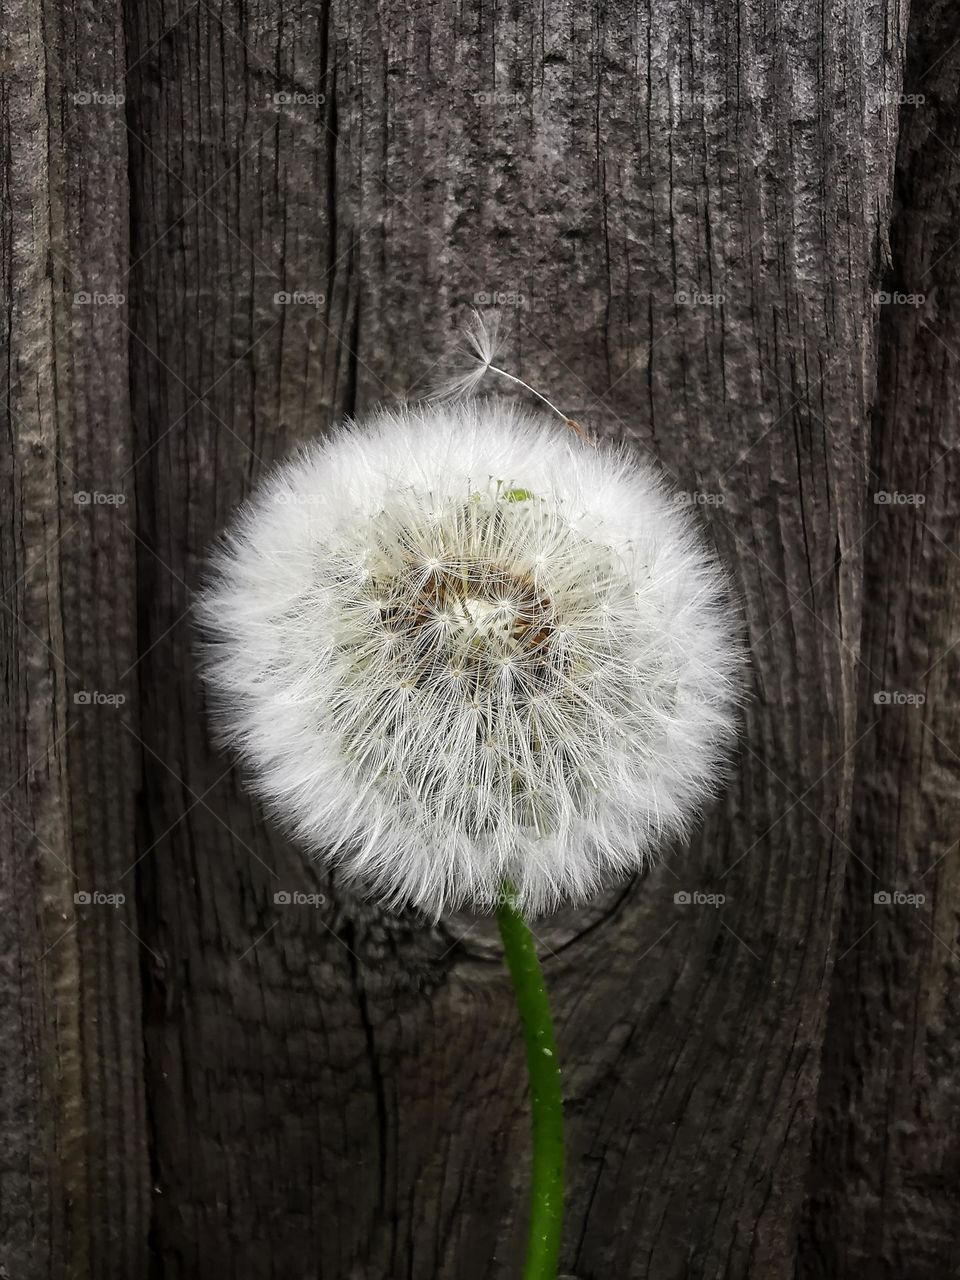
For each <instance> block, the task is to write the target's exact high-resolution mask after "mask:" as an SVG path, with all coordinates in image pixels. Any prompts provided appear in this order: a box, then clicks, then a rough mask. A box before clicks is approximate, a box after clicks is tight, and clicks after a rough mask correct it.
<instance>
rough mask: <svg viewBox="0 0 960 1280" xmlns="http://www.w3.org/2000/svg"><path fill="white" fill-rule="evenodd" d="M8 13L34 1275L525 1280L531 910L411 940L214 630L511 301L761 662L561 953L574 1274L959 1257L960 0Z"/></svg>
mask: <svg viewBox="0 0 960 1280" xmlns="http://www.w3.org/2000/svg"><path fill="white" fill-rule="evenodd" d="M2 27H3V51H2V70H3V90H2V95H0V119H2V134H3V159H4V175H3V178H4V180H3V187H2V235H0V254H2V280H3V290H4V297H3V304H4V305H3V308H2V327H3V330H4V335H5V355H6V358H5V360H4V361H3V365H2V371H3V386H2V388H0V390H2V403H3V406H4V415H5V421H4V430H3V435H2V443H0V479H2V495H3V503H2V534H0V630H2V634H3V640H4V645H3V650H2V652H3V654H4V662H3V702H2V707H3V711H2V717H3V719H2V729H3V731H2V734H0V842H2V844H0V847H2V864H0V865H2V880H0V1091H2V1092H0V1097H2V1114H0V1276H5V1277H9V1278H10V1280H40V1278H43V1280H48V1278H52V1277H81V1278H84V1277H91V1278H92V1280H137V1278H138V1277H152V1278H156V1277H162V1278H163V1280H181V1278H186V1277H196V1276H199V1277H203V1276H206V1275H213V1274H216V1275H218V1276H224V1277H242V1278H243V1280H261V1278H267V1277H270V1278H272V1280H301V1278H302V1280H306V1278H308V1277H309V1278H314V1277H322V1280H437V1278H446V1277H450V1278H451V1280H496V1278H500V1277H503V1278H508V1277H514V1276H517V1275H518V1274H519V1266H520V1260H521V1257H522V1251H523V1240H524V1232H525V1206H526V1177H527V1163H526V1162H527V1158H528V1157H527V1152H528V1136H527V1111H526V1100H525V1076H524V1066H523V1060H522V1051H521V1048H520V1043H519V1039H518V1036H517V1029H516V1025H515V1012H514V1009H513V1006H512V1003H511V994H510V990H509V987H508V983H507V980H506V978H505V975H504V973H503V971H502V968H501V965H500V963H499V959H498V949H497V945H496V940H495V938H494V935H493V932H492V930H491V927H490V924H489V922H487V921H482V920H473V919H468V918H466V917H463V916H456V917H451V918H447V919H444V920H442V921H441V922H440V924H439V926H438V927H436V928H426V927H424V925H423V923H422V922H421V921H420V920H419V919H417V918H415V917H414V916H412V915H404V916H399V917H398V916H390V915H384V914H383V913H381V912H380V911H378V910H377V909H376V908H375V907H373V906H371V905H370V904H367V903H364V902H363V901H360V900H358V899H357V898H356V897H355V896H353V895H351V894H350V893H349V892H347V891H345V890H344V888H343V887H342V886H341V885H339V884H338V883H336V882H331V881H330V880H329V879H328V878H325V877H322V876H320V875H319V874H318V872H317V871H316V869H315V868H314V867H313V866H312V865H311V864H310V863H308V862H307V861H306V860H305V859H304V857H303V855H302V853H301V852H299V851H298V850H297V849H295V848H293V847H291V846H289V845H288V844H287V843H286V842H285V841H284V840H283V839H282V838H281V837H279V836H278V835H277V833H276V832H275V831H273V830H271V829H270V827H269V826H267V825H266V824H265V823H264V822H263V820H262V819H261V816H260V815H259V813H258V811H257V808H256V806H255V805H254V804H252V803H251V802H250V801H249V800H248V799H247V797H246V796H245V795H244V793H243V791H242V790H241V788H240V786H239V783H238V780H237V777H236V775H235V773H234V772H233V770H232V769H231V767H230V762H229V761H228V760H227V759H225V758H224V757H222V756H221V755H219V754H218V753H217V752H216V751H215V750H214V749H213V747H212V745H211V743H210V740H209V736H208V732H207V729H206V724H205V718H204V711H203V700H202V696H201V692H200V690H199V688H198V684H197V680H196V675H195V665H194V661H193V655H192V645H193V637H192V632H191V625H190V616H189V615H190V606H191V598H192V594H193V592H194V590H195V588H196V586H197V583H198V581H199V578H200V575H201V572H202V566H203V562H204V557H205V554H206V551H207V549H208V548H209V546H210V545H211V543H212V541H213V540H214V539H215V537H216V535H217V533H218V532H219V530H221V529H222V528H223V526H224V524H225V523H226V522H227V521H228V520H229V518H230V515H231V512H232V511H233V510H234V508H235V507H236V505H237V503H238V502H239V501H240V500H241V499H242V498H243V496H244V495H245V494H246V493H248V492H249V491H250V489H251V488H252V486H254V485H255V484H256V483H257V481H258V480H259V479H260V477H261V476H262V475H263V474H264V472H265V470H266V469H268V468H269V467H270V466H271V465H272V464H273V463H274V462H275V461H276V460H277V459H279V458H281V457H282V456H283V455H284V454H285V453H286V452H287V450H288V449H289V448H290V447H291V446H293V445H294V444H296V443H297V442H298V441H301V440H304V439H307V438H310V437H311V436H313V435H315V434H316V433H318V432H323V431H325V430H326V429H327V428H328V427H329V426H330V424H331V423H333V422H334V421H336V420H337V419H338V418H339V417H341V416H342V415H343V414H345V413H347V412H353V411H363V410H364V409H366V408H368V407H370V406H372V405H374V404H376V403H377V402H380V401H386V402H388V403H392V402H395V401H396V400H397V399H399V398H402V397H412V396H416V395H418V394H419V393H420V392H422V390H423V388H424V387H425V386H426V385H427V384H428V383H429V381H430V379H431V378H432V377H434V376H435V375H436V374H437V372H438V371H439V370H440V368H442V367H445V365H444V361H445V358H446V357H447V356H448V354H449V352H450V349H451V346H452V343H453V338H454V333H455V331H456V329H457V327H458V326H459V325H460V324H462V322H463V320H464V317H465V315H466V313H467V311H468V309H469V307H470V306H471V305H473V304H475V303H476V304H479V305H481V306H483V305H488V304H489V303H490V302H491V301H496V302H497V303H498V304H499V305H501V306H502V309H503V310H504V312H505V313H506V318H507V321H508V325H509V327H510V329H511V333H512V336H511V339H510V343H509V358H510V360H511V362H512V365H513V367H515V368H516V369H518V370H519V371H521V372H522V374H523V375H524V376H526V377H527V378H528V379H530V380H532V381H534V382H536V383H537V384H538V385H541V386H544V387H547V388H549V389H550V391H551V394H552V395H553V397H554V398H555V399H556V400H558V401H559V402H560V403H561V404H562V405H563V406H564V407H565V409H566V410H567V411H568V412H570V413H571V414H573V415H574V416H576V417H577V418H578V419H580V420H581V421H584V422H585V423H587V424H589V425H590V426H591V428H592V429H593V430H594V431H596V432H597V433H599V434H602V435H605V436H609V437H617V438H624V439H628V440H629V441H630V442H631V443H632V444H633V446H634V447H635V448H636V449H637V450H639V451H642V452H645V453H648V454H652V455H653V456H655V457H656V458H658V459H659V460H660V462H661V463H662V465H663V467H664V468H665V470H666V471H667V473H668V474H669V475H670V476H671V477H672V478H673V479H674V481H675V483H676V484H677V486H678V487H679V488H680V489H682V490H684V491H686V492H687V493H688V494H692V495H697V496H696V497H694V498H693V499H692V500H693V501H696V502H697V504H698V506H699V508H700V509H701V511H702V516H703V521H704V525H705V527H706V529H707V532H708V535H709V537H710V538H711V539H712V540H713V541H714V542H715V544H716V546H717V548H718V551H719V553H720V555H721V556H722V558H723V560H724V561H725V562H726V563H727V564H728V565H729V566H730V569H731V571H732V573H733V575H734V577H735V579H736V582H737V585H738V588H739V591H740V593H741V596H742V600H743V610H744V619H745V629H746V635H747V638H748V641H749V644H750V648H751V653H752V672H751V698H750V702H749V705H748V708H747V711H746V716H745V727H744V736H743V741H742V746H741V749H740V753H739V756H738V759H737V762H736V768H735V772H734V775H733V778H732V781H731V785H730V788H729V791H728V792H727V794H726V796H725V798H724V800H723V801H722V802H721V803H720V804H718V805H717V806H715V808H714V809H713V811H712V812H711V813H710V814H709V815H708V817H707V820H706V822H705V824H704V827H703V829H702V832H701V833H700V835H699V836H698V837H697V838H696V840H695V841H694V842H693V844H692V845H691V847H689V848H688V849H684V850H679V851H677V852H676V854H675V855H674V856H673V857H671V859H670V860H669V861H668V863H667V864H666V865H664V866H662V867H660V868H659V869H658V870H657V871H656V872H654V873H653V874H651V875H649V876H648V877H646V878H645V879H643V880H642V881H637V882H634V883H631V884H628V885H623V886H620V887H618V888H617V889H615V890H613V891H611V892H610V893H609V894H608V895H607V896H606V897H604V898H603V899H601V900H600V901H598V902H597V903H595V904H594V905H593V906H592V907H591V908H590V909H589V910H585V911H582V912H577V913H568V914H566V915H564V916H561V917H558V918H556V919H553V920H550V921H543V922H540V923H538V924H537V926H536V928H537V932H538V934H539V936H540V939H541V942H542V950H543V955H544V957H545V963H546V971H547V976H548V981H549V984H550V987H551V989H552V992H553V994H554V998H555V1006H556V1014H557V1020H558V1032H559V1039H560V1044H561V1052H562V1057H563V1064H564V1068H565V1089H566V1096H567V1100H568V1117H569V1120H568V1130H569V1147H570V1153H569V1154H570V1189H569V1207H568V1214H567V1219H566V1226H565V1236H564V1249H563V1266H564V1270H565V1273H566V1274H567V1275H569V1276H572V1277H576V1278H577V1280H639V1278H641V1277H643V1278H650V1280H674V1278H679V1277H698V1278H701V1277H702V1278H704V1280H706V1278H711V1280H712V1278H714V1277H748V1276H749V1277H756V1278H758V1280H780V1278H786V1277H791V1278H795V1277H804V1278H809V1280H821V1278H823V1280H827V1278H832V1277H843V1278H848V1277H849V1278H850V1280H859V1278H860V1277H864V1278H865V1280H944V1278H945V1277H948V1276H951V1275H957V1274H960V1228H958V1221H960V1220H958V1216H957V1213H956V1196H957V1191H958V1182H960V1141H958V1126H957V1115H958V1104H960V1052H958V1042H957V1036H956V1027H957V1026H958V1023H960V981H958V979H960V914H958V913H960V871H958V862H957V856H956V849H957V839H956V837H957V822H958V816H960V800H958V794H960V793H958V772H960V771H958V764H960V755H958V753H960V732H958V728H957V723H958V715H957V713H958V710H960V708H958V701H960V694H958V688H960V686H958V673H960V672H958V668H960V606H958V600H960V592H958V564H960V558H958V553H960V487H958V479H960V476H958V471H960V467H958V458H957V451H956V446H957V443H958V440H957V436H958V426H957V397H958V391H960V297H958V292H957V290H958V287H960V247H958V243H957V239H958V236H960V217H958V214H960V196H958V192H960V186H958V184H960V106H958V77H960V18H958V15H957V11H956V7H955V6H954V5H952V4H951V3H950V2H949V0H916V3H915V4H914V5H913V7H912V13H911V14H910V15H909V22H908V15H907V6H906V4H905V3H897V0H837V2H836V3H833V4H825V3H822V2H820V3H813V0H807V2H806V3H804V2H801V0H780V2H779V3H776V2H775V0H739V2H738V3H735V2H734V0H717V2H716V3H712V4H709V5H702V4H698V3H694V2H693V0H660V3H658V4H656V5H654V4H652V3H647V2H646V0H645V2H644V3H641V4H636V5H634V4H622V3H616V4H606V3H603V2H602V0H592V2H591V3H586V4H573V3H569V2H568V0H558V3H556V4H553V5H549V6H545V7H538V6H529V5H521V4H518V3H510V4H500V5H493V4H483V3H475V2H473V0H462V2H461V3H454V2H453V0H438V2H437V3H434V4H431V5H422V6H410V5H408V4H406V3H404V2H403V0H381V3H379V4H374V3H372V0H358V2H357V3H354V4H348V3H346V2H345V0H319V2H318V3H307V4H303V3H301V4H294V5H291V6H288V5H286V4H281V3H280V0H254V3H252V4H240V3H239V2H238V0H226V2H225V3H223V4H222V5H221V4H218V3H214V2H213V0H195V2H194V3H189V2H188V0H174V2H172V3H168V2H167V0H162V2H161V3H158V4H149V5H148V4H146V3H143V2H142V0H126V3H122V4H121V3H118V2H117V0H75V2H74V3H70V2H69V0H59V2H57V0H8V2H7V3H5V4H4V9H3V22H2ZM878 292H880V293H882V295H884V296H890V297H892V298H897V297H902V298H906V299H907V300H905V301H903V300H901V301H891V302H884V301H880V300H878V297H877V294H878ZM282 293H288V294H294V295H296V296H297V298H298V299H299V300H295V301H291V302H283V301H278V300H277V295H278V294H282ZM85 295H88V296H89V297H90V300H89V301H85V300H84V296H85ZM878 494H879V495H881V500H879V501H878V500H877V495H878ZM884 494H897V495H901V498H900V499H894V500H891V501H886V502H885V501H883V500H882V495H884ZM83 495H90V496H89V500H88V501H84V500H83ZM903 498H906V499H908V500H902V499H903ZM921 499H922V501H921ZM878 694H879V695H881V700H880V701H877V695H878ZM78 695H79V696H78ZM884 698H886V700H884ZM294 889H301V890H305V891H309V892H314V893H322V894H323V895H325V899H326V901H325V904H324V905H323V906H322V907H320V908H316V909H314V908H310V907H293V906H283V905H279V904H277V903H276V902H275V899H274V895H275V894H276V893H278V892H283V891H288V892H289V891H291V890H294ZM682 890H687V891H693V890H699V891H701V892H703V893H714V894H720V893H722V894H723V895H724V896H725V902H724V904H723V905H722V906H721V907H698V906H692V905H691V906H683V905H678V904H677V903H676V902H675V900H674V895H675V894H676V893H677V892H679V891H682ZM895 890H899V891H901V892H902V893H907V894H914V895H923V899H924V901H923V902H922V903H920V904H919V905H902V904H901V905H898V904H896V903H891V904H890V905H887V904H884V903H883V902H880V903H878V902H876V901H875V898H874V895H875V894H876V893H878V892H891V893H892V892H893V891H895ZM97 893H99V894H105V895H123V901H122V902H117V903H115V904H114V905H105V904H103V903H99V902H98V901H96V900H95V899H92V900H91V901H89V902H88V901H85V900H84V898H83V895H84V894H89V895H94V894H97ZM77 895H80V896H79V897H77Z"/></svg>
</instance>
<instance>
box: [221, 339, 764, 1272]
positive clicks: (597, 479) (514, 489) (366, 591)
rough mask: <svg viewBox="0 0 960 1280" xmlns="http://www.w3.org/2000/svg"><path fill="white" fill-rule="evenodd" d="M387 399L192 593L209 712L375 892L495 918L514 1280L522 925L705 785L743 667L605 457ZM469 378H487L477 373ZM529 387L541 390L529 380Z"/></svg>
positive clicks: (286, 477)
mask: <svg viewBox="0 0 960 1280" xmlns="http://www.w3.org/2000/svg"><path fill="white" fill-rule="evenodd" d="M468 341H469V343H470V347H471V353H472V357H473V359H474V362H475V366H476V367H475V368H473V369H471V370H470V371H469V372H468V373H467V374H464V375H463V376H462V377H460V378H459V379H455V380H454V384H450V385H448V387H447V395H446V396H445V397H441V398H440V399H438V400H436V401H434V402H433V403H428V404H425V405H417V406H408V407H403V408H399V409H395V410H381V411H379V412H377V413H375V414H373V415H372V416H371V417H370V418H369V419H368V420H366V421H364V422H359V423H351V424H348V425H346V426H345V427H343V428H341V429H339V430H338V431H337V432H336V433H335V434H333V435H332V436H331V437H329V438H328V439H325V440H322V441H319V442H317V443H314V444H312V445H310V446H308V447H307V448H305V449H303V450H302V451H301V452H300V453H299V454H298V455H297V456H296V457H294V458H293V459H292V460H290V461H288V462H286V463H285V464H283V465H282V466H281V467H280V468H279V469H278V470H277V471H276V472H275V473H274V474H273V475H272V476H271V477H270V478H269V479H268V481H267V482H266V483H265V484H264V485H263V486H262V487H261V489H260V490H259V492H258V493H257V494H256V495H255V496H254V498H253V499H252V500H251V501H250V502H249V503H248V505H247V506H246V508H245V509H244V510H243V511H242V512H241V514H240V516H239V518H238V519H237V521H236V523H235V524H234V526H233V528H232V530H231V531H230V532H229V534H228V535H227V537H226V540H225V542H224V543H223V545H222V547H221V548H220V550H219V551H218V552H217V554H216V556H215V558H214V561H213V565H212V574H211V579H210V583H209V585H208V587H207V589H206V590H205V592H204V593H203V595H202V597H201V600H200V605H199V609H200V617H201V622H202V625H203V628H204V631H205V637H206V643H205V649H204V660H203V662H204V673H205V677H206V681H207V684H208V688H209V691H210V697H211V705H212V713H213V716H214V719H215V721H216V724H217V726H218V728H219V730H220V733H221V735H222V737H223V738H224V740H225V741H227V742H228V743H229V744H231V745H232V746H233V747H234V748H235V750H236V751H237V752H238V753H239V756H240V757H241V759H242V761H243V763H244V765H245V767H246V771H247V774H248V776H249V778H250V781H251V784H252V786H253V787H254V788H255V790H256V791H257V793H258V794H259V795H260V796H261V797H262V799H263V800H264V802H265V803H266V805H267V806H268V807H269V809H270V810H271V811H272V812H273V813H274V814H275V815H276V817H277V818H278V819H279V820H280V821H281V822H282V823H284V824H285V825H286V826H287V827H288V828H289V830H290V831H291V832H292V833H293V835H294V836H295V837H297V838H298V839H299V840H301V841H302V842H303V843H304V844H305V845H306V846H307V847H308V848H310V849H311V850H313V851H315V852H316V854H317V856H318V857H320V858H322V859H323V860H324V861H325V862H326V863H327V864H328V865H337V866H339V867H340V868H341V869H342V870H343V871H344V872H345V873H347V874H348V875H349V876H350V877H351V878H352V879H353V880H355V881H357V882H359V883H361V884H364V885H366V886H368V887H369V888H370V890H371V891H372V892H374V893H376V894H377V895H378V896H379V897H380V898H381V900H383V901H384V902H385V903H387V904H388V905H391V906H401V905H406V904H410V905H413V906H415V907H418V908H420V909H421V910H422V911H424V912H426V913H428V914H431V915H433V916H437V915H438V914H439V913H440V912H441V911H443V910H445V909H451V908H456V907H463V906H469V907H471V908H473V909H475V910H481V911H482V910H495V911H496V913H497V917H498V922H499V925H500V931H501V935H502V938H503V941H504V950H505V955H506V959H507V963H508V966H509V968H510V972H511V976H512V978H513V982H514V989H515V992H516V996H517V1002H518V1007H519V1009H520V1013H521V1021H522V1025H523V1032H524V1040H525V1044H526V1050H527V1062H528V1069H529V1076H530V1082H531V1099H532V1111H533V1123H534V1159H533V1174H532V1186H533V1191H532V1201H531V1217H530V1236H529V1246H528V1255H527V1265H526V1270H525V1272H524V1275H525V1277H526V1280H552V1277H554V1276H555V1275H556V1264H557V1256H558V1251H559V1243H560V1223H561V1214H562V1182H563V1137H562V1106H561V1093H560V1069H559V1066H558V1063H557V1054H556V1045H555V1042H554V1036H553V1028H552V1022H551V1018H550V1011H549V1005H548V1003H547V998H546V993H545V989H544V982H543V974H542V972H541V969H540V965H539V961H538V959H537V953H536V948H535V946H534V944H533V940H532V937H531V935H530V931H529V929H528V927H527V925H526V923H525V919H524V917H529V916H531V915H536V914H539V913H542V912H545V911H549V910H552V909H554V908H555V907H557V906H558V905H559V904H561V903H564V902H581V901H583V900H584V899H586V898H587V897H589V896H590V895H591V894H593V893H595V892H596V891H597V890H599V889H600V888H601V887H603V886H605V885H607V884H608V883H610V882H611V881H612V880H615V879H617V878H620V877H622V876H624V875H627V874H629V873H631V872H636V871H638V870H640V869H642V868H643V867H645V866H646V865H648V864H649V863H650V861H651V860H652V859H653V858H654V857H655V856H656V855H657V853H658V851H659V850H661V849H662V847H663V845H664V842H665V841H666V840H668V839H669V838H672V837H677V836H680V835H682V834H684V833H685V832H686V831H687V830H688V828H689V826H690V824H691V822H692V820H693V819H694V817H695V816H696V814H697V812H698V811H699V809H700V807H701V805H702V804H703V802H704V800H705V799H706V798H707V797H708V796H709V795H710V794H711V793H712V792H713V791H714V790H715V788H716V786H717V784H718V781H719V779H720V777H721V774H722V771H723V762H724V758H725V754H726V751H727V748H728V746H729V743H730V740H731V735H732V730H733V722H734V707H735V703H736V697H737V692H736V691H737V671H738V667H739V662H740V655H739V649H738V645H737V642H736V639H735V635H734V633H735V628H734V627H733V626H732V623H731V615H730V608H729V604H728V602H727V588H726V583H725V580H724V577H723V574H722V572H721V570H720V569H719V567H718V566H717V564H716V563H715V561H714V559H713V558H712V557H711V556H710V555H709V554H708V553H707V551H706V550H705V547H704V545H703V543H702V541H701V539H700V537H699V535H698V533H697V531H696V529H695V527H694V525H693V524H692V522H691V518H690V516H689V514H688V512H687V510H686V509H685V508H684V507H682V506H680V505H678V504H677V503H676V502H675V501H674V500H673V499H672V498H671V495H670V493H669V492H668V490H667V489H666V488H665V486H664V484H663V482H662V481H661V479H660V478H659V476H658V475H657V473H656V472H655V471H654V470H653V469H652V468H651V467H649V466H647V465H646V464H644V463H642V462H640V461H638V460H637V459H635V458H633V457H631V456H630V455H629V454H628V453H627V452H626V451H625V450H623V449H615V448H610V447H596V446H594V445H593V444H592V443H590V442H589V441H588V440H586V439H585V438H584V437H583V433H582V432H581V430H580V428H579V426H578V425H577V424H576V423H574V422H573V421H572V420H571V419H569V418H567V417H566V416H565V415H564V414H563V413H562V412H561V411H560V410H558V409H556V407H555V406H554V405H552V404H551V403H550V401H548V400H546V398H545V397H543V396H540V393H539V392H534V394H535V395H537V396H539V398H540V399H541V400H542V401H543V402H544V403H546V404H547V405H548V406H549V407H550V408H551V409H554V410H555V411H556V412H557V413H558V414H559V415H560V417H561V418H563V420H564V421H565V422H566V423H567V424H568V425H569V426H571V427H573V428H574V429H575V431H576V433H577V434H573V433H571V432H568V431H564V430H562V429H559V430H558V428H557V426H556V424H555V423H553V422H552V421H550V420H549V419H547V418H545V417H543V416H540V415H539V414H534V413H531V412H529V411H527V410H525V409H523V408H521V407H519V406H518V405H517V404H516V403H515V402H512V401H506V400H500V399H489V400H486V399H484V400H479V399H473V398H467V399H463V398H459V399H453V400H452V401H451V400H450V399H449V393H450V392H451V390H452V392H453V393H454V394H455V396H459V397H463V396H464V395H465V394H468V393H469V392H471V391H472V390H474V389H475V387H476V385H477V382H478V380H479V377H482V376H483V375H484V374H485V373H487V372H488V371H494V372H496V373H501V374H503V376H505V377H506V378H508V379H510V380H511V381H512V382H514V383H519V384H520V385H521V386H526V384H525V383H521V382H520V380H519V379H518V378H516V377H515V376H514V375H512V374H510V373H508V372H507V371H505V370H502V369H500V368H499V367H498V366H496V365H495V364H494V363H493V361H494V359H495V358H496V350H497V346H496V334H495V333H494V332H492V331H491V330H490V329H489V328H487V327H486V326H485V325H484V323H483V321H482V320H481V319H480V318H479V317H476V319H475V322H474V327H473V328H472V329H471V330H470V332H469V334H468ZM478 369H479V375H478V373H477V370H478ZM530 390H532V388H531V389H530Z"/></svg>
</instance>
